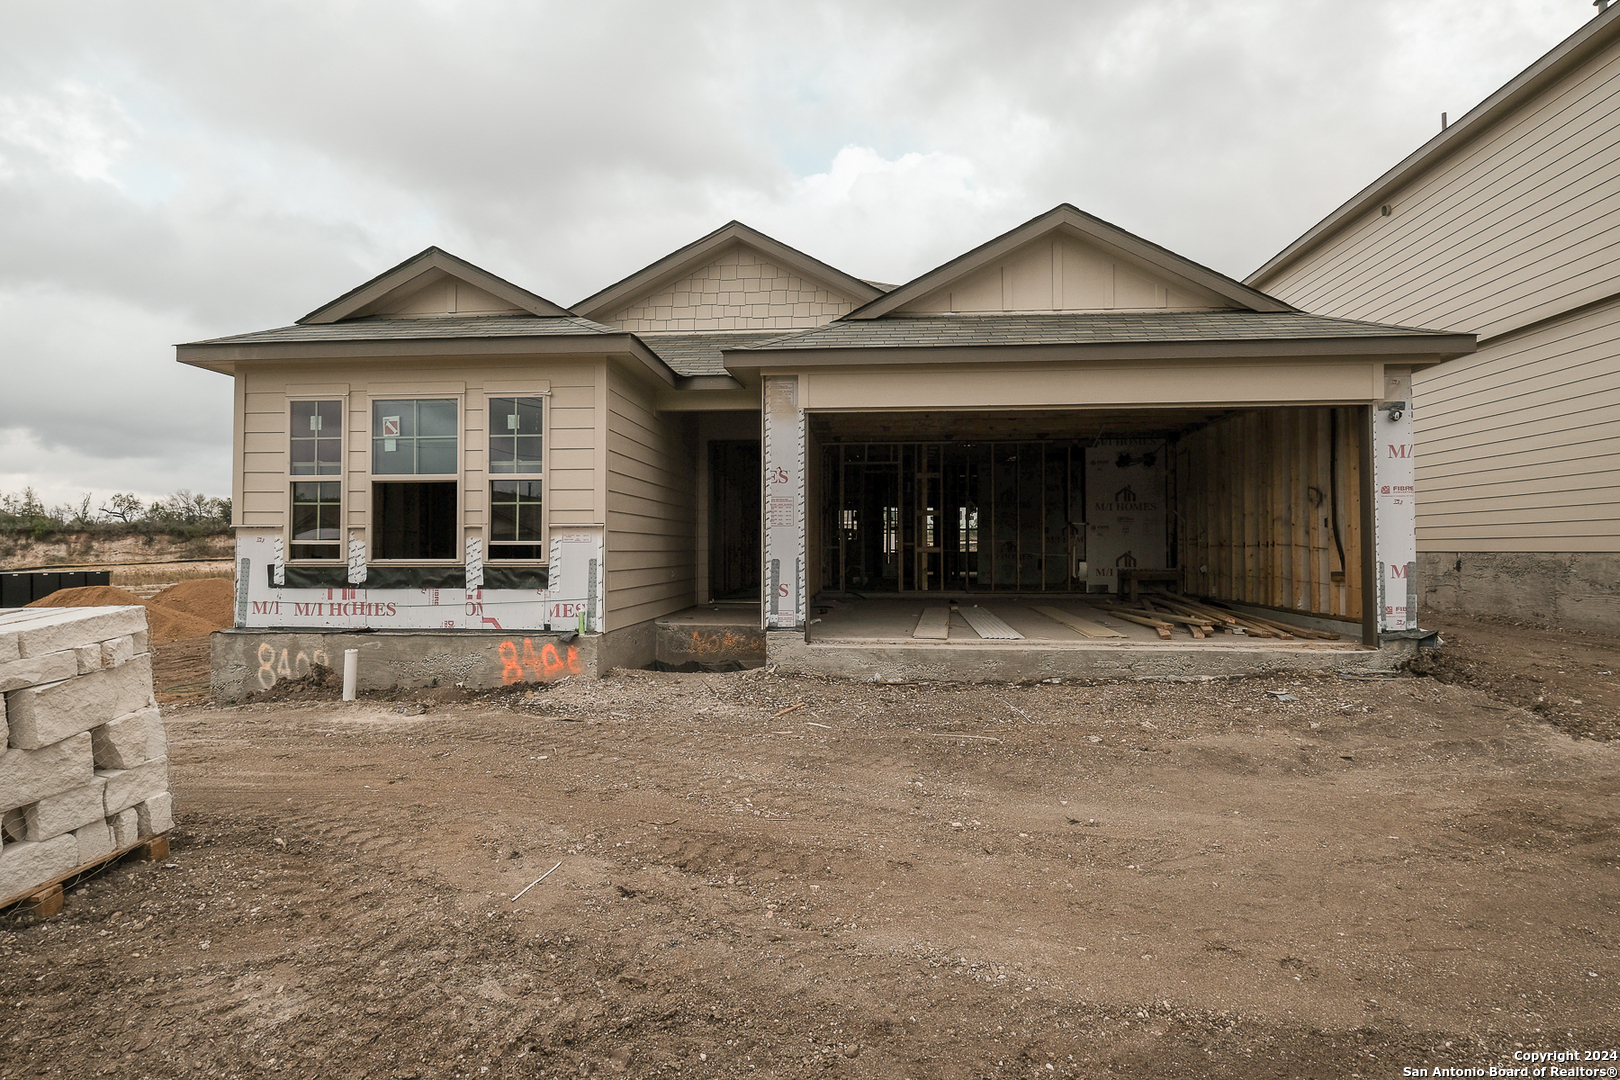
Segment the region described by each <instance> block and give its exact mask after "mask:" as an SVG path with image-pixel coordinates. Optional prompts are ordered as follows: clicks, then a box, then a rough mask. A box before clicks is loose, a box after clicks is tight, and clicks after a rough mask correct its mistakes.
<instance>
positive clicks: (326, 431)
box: [287, 401, 343, 560]
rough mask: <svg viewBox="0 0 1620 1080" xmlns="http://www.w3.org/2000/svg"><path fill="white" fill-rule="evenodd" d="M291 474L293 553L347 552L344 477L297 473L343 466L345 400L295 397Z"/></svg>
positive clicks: (331, 472) (333, 555) (332, 471)
mask: <svg viewBox="0 0 1620 1080" xmlns="http://www.w3.org/2000/svg"><path fill="white" fill-rule="evenodd" d="M288 462H289V464H288V470H287V471H288V472H289V473H290V474H291V475H292V476H293V477H294V479H293V480H292V530H291V531H292V543H291V544H290V545H288V551H287V554H288V557H289V558H292V559H299V560H303V559H310V560H331V559H339V558H342V555H343V552H342V536H343V522H342V509H343V483H342V481H341V480H314V479H308V480H306V479H298V478H299V477H324V476H332V477H336V476H340V475H341V474H342V472H343V402H341V401H294V402H293V403H292V409H291V435H290V438H289V440H288Z"/></svg>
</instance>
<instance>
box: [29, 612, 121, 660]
mask: <svg viewBox="0 0 1620 1080" xmlns="http://www.w3.org/2000/svg"><path fill="white" fill-rule="evenodd" d="M25 612H26V614H24V613H25ZM36 612H37V613H38V614H35V613H36ZM145 632H146V609H145V608H143V607H95V608H22V609H20V610H19V611H18V612H17V613H16V614H15V615H12V616H9V617H7V618H6V620H5V622H3V623H0V637H3V636H6V635H14V636H15V638H16V644H17V647H18V649H19V650H20V651H19V652H18V655H19V656H21V657H24V658H26V657H30V656H43V655H45V654H46V653H53V652H61V651H62V650H64V649H73V648H77V647H78V646H80V645H83V644H85V643H86V642H88V641H106V640H107V639H108V638H115V637H122V636H124V635H125V634H136V633H145ZM138 651H141V652H144V651H145V650H144V649H142V650H138ZM0 655H3V654H0Z"/></svg>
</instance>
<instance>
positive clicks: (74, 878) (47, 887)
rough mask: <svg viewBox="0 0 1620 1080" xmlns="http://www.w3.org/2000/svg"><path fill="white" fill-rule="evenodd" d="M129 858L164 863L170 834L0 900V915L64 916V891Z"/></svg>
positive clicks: (109, 855)
mask: <svg viewBox="0 0 1620 1080" xmlns="http://www.w3.org/2000/svg"><path fill="white" fill-rule="evenodd" d="M127 856H134V857H135V858H137V859H142V860H145V861H147V862H161V861H163V860H164V859H167V858H168V857H169V834H168V833H159V834H158V835H157V836H149V837H147V838H146V839H145V840H142V841H141V842H140V843H138V844H131V845H130V846H129V847H126V848H119V849H118V850H117V851H114V852H110V853H109V854H107V855H103V856H102V857H101V858H99V859H91V860H90V861H89V862H87V863H84V864H83V865H81V866H75V867H74V868H73V869H72V870H70V871H68V872H67V873H65V874H61V875H58V876H57V877H54V878H52V879H50V880H49V881H45V882H41V883H40V884H38V885H35V886H33V887H31V888H28V889H25V890H23V891H22V892H20V893H17V894H16V895H15V896H9V897H6V898H5V899H3V900H0V912H5V911H8V910H10V909H11V908H14V907H19V906H20V907H21V908H22V910H24V911H26V912H28V913H29V914H31V915H34V916H37V917H38V918H41V919H48V918H50V917H51V916H52V915H56V914H59V913H60V912H61V910H62V899H63V889H64V888H67V887H70V886H72V885H74V884H77V882H78V881H79V879H81V878H84V877H87V876H89V875H90V874H92V873H95V872H96V871H98V870H103V869H106V868H107V867H110V866H111V865H112V864H113V863H116V862H119V861H120V860H122V859H124V858H125V857H127Z"/></svg>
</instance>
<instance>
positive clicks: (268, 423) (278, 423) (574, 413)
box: [239, 357, 603, 529]
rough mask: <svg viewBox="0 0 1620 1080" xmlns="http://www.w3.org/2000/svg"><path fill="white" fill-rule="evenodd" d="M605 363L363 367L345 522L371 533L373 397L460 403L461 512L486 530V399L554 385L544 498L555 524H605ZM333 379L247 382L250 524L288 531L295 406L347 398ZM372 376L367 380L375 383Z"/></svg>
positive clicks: (353, 392)
mask: <svg viewBox="0 0 1620 1080" xmlns="http://www.w3.org/2000/svg"><path fill="white" fill-rule="evenodd" d="M599 366H600V365H599V363H598V362H595V361H570V360H566V359H564V360H556V359H552V358H549V357H548V358H546V359H544V360H535V359H522V358H514V359H502V360H498V361H489V360H487V359H483V360H480V361H479V362H478V364H477V366H476V367H473V366H470V365H469V364H468V363H467V362H466V361H463V360H459V359H455V358H447V359H444V360H425V361H414V360H413V361H393V362H391V363H390V364H388V365H387V366H386V368H384V367H381V366H379V367H377V368H376V369H374V370H372V371H364V370H355V369H351V370H355V381H353V382H352V383H351V384H350V387H351V388H350V390H349V391H348V394H347V396H348V404H349V407H348V414H347V422H346V425H345V429H344V440H345V445H344V448H343V453H344V462H345V474H344V476H343V477H342V480H343V484H344V521H345V523H346V524H347V526H348V527H349V528H350V529H364V528H365V527H366V525H367V519H368V515H369V513H370V506H371V492H370V476H371V401H372V399H373V398H378V397H383V398H425V397H451V396H455V397H460V398H461V399H462V420H461V432H460V439H461V444H460V456H461V463H462V472H461V483H462V507H463V516H464V523H465V524H466V525H467V526H469V527H473V528H482V527H483V526H484V525H485V524H487V521H486V519H487V516H488V502H489V499H488V493H487V491H486V490H485V489H486V486H487V481H488V475H489V474H488V471H487V460H488V452H489V448H488V444H487V427H488V417H487V413H488V398H489V397H491V396H507V395H513V394H519V395H521V394H534V393H542V394H543V393H545V392H547V388H548V387H549V393H550V405H549V413H548V417H547V420H548V424H549V428H548V430H547V432H546V444H545V454H546V485H545V489H544V491H545V499H546V504H547V514H548V519H549V522H550V524H551V525H552V526H553V527H555V526H557V525H564V526H566V525H581V524H595V523H598V522H600V521H602V519H603V518H602V515H603V509H602V506H601V503H600V500H599V499H598V498H597V485H596V448H597V446H598V445H599V444H600V442H601V436H600V434H599V432H598V410H597V408H596V404H595V397H596V386H595V383H596V377H597V374H596V373H597V368H598V367H599ZM323 374H329V373H328V372H325V371H323V370H322V369H321V368H320V367H319V366H318V365H316V366H312V365H308V364H298V365H285V366H279V367H276V368H273V369H270V370H262V371H261V370H250V371H247V372H244V373H243V374H241V375H240V376H239V378H240V379H241V380H242V383H243V385H244V387H245V390H244V392H243V394H242V402H243V404H242V406H241V408H242V416H241V421H242V423H241V430H242V436H241V439H242V446H243V451H242V465H241V477H240V483H241V489H242V497H241V500H240V505H241V512H240V517H239V521H240V524H241V525H243V526H245V527H257V528H285V527H286V525H287V515H288V511H289V494H288V483H289V480H290V477H289V475H288V472H287V468H288V462H287V451H288V434H289V433H288V430H287V423H288V402H289V401H291V400H294V399H298V400H305V399H311V400H312V399H317V398H326V399H331V398H337V397H343V396H344V394H343V393H342V392H330V391H329V390H327V389H326V385H329V384H326V385H323V384H321V383H320V381H319V380H320V379H321V376H322V375H323ZM368 375H369V376H371V378H370V379H369V380H367V376H368Z"/></svg>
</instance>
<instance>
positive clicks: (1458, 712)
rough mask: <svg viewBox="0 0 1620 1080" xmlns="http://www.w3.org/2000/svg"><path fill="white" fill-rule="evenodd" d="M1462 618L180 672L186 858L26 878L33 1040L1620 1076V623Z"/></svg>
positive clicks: (460, 1063)
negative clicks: (1181, 654)
mask: <svg viewBox="0 0 1620 1080" xmlns="http://www.w3.org/2000/svg"><path fill="white" fill-rule="evenodd" d="M1433 622H1438V623H1439V624H1440V626H1441V628H1442V630H1443V632H1444V633H1445V635H1446V637H1447V639H1448V641H1449V642H1450V645H1449V646H1448V648H1447V650H1445V651H1443V652H1441V653H1440V654H1438V655H1437V656H1435V657H1432V658H1426V659H1425V661H1424V663H1423V665H1422V666H1423V668H1424V670H1426V671H1428V672H1429V673H1430V674H1429V675H1428V676H1423V677H1405V678H1398V679H1390V680H1351V679H1342V678H1298V677H1289V678H1286V679H1274V678H1253V679H1244V680H1235V681H1219V682H1206V683H1181V684H1169V683H1147V684H1144V683H1133V684H1108V685H1099V686H1088V685H1076V684H1060V685H1047V684H1042V685H1034V686H986V685H978V686H961V687H950V686H934V685H895V686H888V685H871V684H846V683H837V682H827V681H813V680H803V679H790V678H780V677H777V676H774V675H772V674H769V673H766V672H742V673H735V674H711V675H678V674H654V673H650V672H634V673H625V674H622V675H619V676H617V677H614V678H610V679H607V680H605V681H602V682H584V681H579V680H570V681H565V682H563V683H561V684H559V685H555V686H553V687H551V688H549V689H526V690H523V689H520V690H518V691H517V692H513V693H507V694H494V695H487V696H483V697H472V696H468V695H466V694H464V693H463V692H460V691H430V692H422V693H415V694H408V695H403V696H401V697H399V698H397V699H385V698H373V699H370V700H365V701H360V702H356V703H352V704H343V703H341V702H337V701H335V700H333V698H334V697H335V696H336V695H335V693H334V692H333V691H331V690H329V689H322V688H319V687H306V688H303V689H295V690H292V691H290V692H288V693H287V694H285V695H284V697H283V699H282V700H277V701H263V702H258V703H253V704H249V705H245V706H241V707H235V708H215V707H212V706H210V705H207V704H205V703H201V701H200V699H197V698H190V699H187V698H184V697H183V696H179V695H176V694H171V695H169V696H170V697H171V699H172V700H171V703H170V704H168V705H166V706H165V715H166V719H167V723H168V729H169V738H170V745H171V754H172V761H173V790H174V795H175V817H176V821H177V823H178V824H177V828H176V831H175V833H174V834H173V852H172V857H171V859H170V860H169V861H168V862H166V863H164V864H162V865H153V864H150V863H147V864H140V863H128V864H125V865H123V866H120V867H119V868H117V869H115V870H113V871H111V872H109V873H107V874H106V875H104V876H103V877H101V878H99V879H97V880H94V881H92V882H89V883H87V884H85V885H81V886H80V887H79V888H77V889H76V890H75V891H73V892H72V893H70V895H69V898H68V904H67V908H66V910H65V911H64V913H63V914H62V915H61V916H58V917H57V918H55V919H53V920H50V921H48V922H45V923H32V922H29V921H27V920H26V919H25V918H24V917H22V916H15V915H14V916H11V917H8V918H3V919H0V1002H3V1004H4V1007H3V1008H0V1077H5V1078H8V1080H9V1078H16V1080H22V1078H29V1080H33V1078H37V1077H56V1076H93V1075H94V1076H113V1077H131V1078H134V1077H140V1078H145V1077H171V1076H209V1077H247V1076H259V1075H281V1076H288V1077H298V1078H311V1080H314V1078H321V1080H325V1078H330V1077H374V1078H396V1077H397V1078H417V1080H425V1078H430V1077H431V1078H450V1077H468V1078H483V1077H489V1078H500V1077H530V1076H547V1077H550V1076H586V1075H603V1076H614V1075H623V1076H634V1077H658V1076H671V1077H673V1076H683V1077H742V1076H763V1077H804V1076H830V1077H872V1078H884V1080H888V1078H904V1077H914V1078H919V1080H920V1078H935V1077H1013V1076H1018V1077H1034V1076H1039V1077H1070V1076H1073V1077H1100V1076H1120V1077H1153V1078H1159V1077H1189V1078H1190V1077H1232V1078H1239V1077H1241V1078H1255V1077H1334V1078H1337V1077H1347V1078H1355V1077H1367V1078H1374V1077H1400V1076H1406V1075H1424V1074H1421V1073H1418V1072H1416V1071H1415V1070H1418V1069H1427V1070H1430V1072H1429V1073H1428V1075H1435V1074H1434V1073H1433V1070H1434V1069H1436V1068H1462V1069H1474V1068H1477V1069H1488V1068H1489V1067H1490V1066H1493V1065H1494V1066H1497V1067H1498V1068H1507V1067H1520V1066H1522V1067H1527V1068H1528V1069H1529V1070H1531V1071H1530V1072H1528V1073H1527V1075H1535V1073H1534V1072H1533V1070H1534V1069H1535V1068H1544V1067H1545V1066H1546V1062H1544V1061H1541V1062H1538V1061H1535V1060H1533V1059H1531V1058H1529V1057H1526V1056H1525V1055H1528V1054H1533V1053H1549V1052H1568V1051H1573V1052H1576V1053H1578V1054H1581V1055H1590V1056H1591V1057H1590V1060H1566V1061H1563V1062H1560V1063H1558V1065H1559V1067H1561V1068H1570V1067H1576V1066H1578V1067H1582V1068H1586V1069H1591V1070H1599V1071H1594V1072H1588V1073H1564V1074H1562V1075H1614V1070H1615V1068H1616V1066H1620V1061H1616V1059H1615V1052H1616V1051H1617V1050H1620V1011H1617V1008H1616V1001H1617V994H1616V978H1617V976H1620V953H1617V951H1616V949H1617V945H1620V923H1617V919H1616V916H1617V914H1620V831H1617V822H1620V805H1617V803H1616V795H1617V793H1620V757H1617V755H1620V742H1611V741H1609V740H1610V739H1611V738H1612V737H1613V736H1614V734H1615V723H1616V716H1617V714H1620V694H1617V692H1616V687H1617V685H1620V683H1617V680H1616V676H1615V672H1616V671H1620V642H1617V641H1616V640H1614V639H1609V638H1598V637H1593V636H1589V635H1580V634H1560V633H1551V632H1544V631H1540V630H1535V629H1533V628H1526V627H1516V626H1512V625H1508V624H1490V623H1479V622H1465V621H1460V620H1446V619H1440V620H1431V623H1433ZM186 647H187V644H186V642H185V641H183V640H182V641H179V642H175V643H172V644H171V645H169V646H164V647H163V648H164V649H165V650H166V656H167V659H166V660H165V663H164V664H160V666H159V671H160V676H159V681H160V683H162V682H163V681H164V680H165V679H168V680H170V684H171V685H172V686H173V687H177V688H178V687H184V686H187V685H190V684H193V683H194V682H195V678H194V675H195V672H194V670H192V669H193V668H194V667H195V664H196V663H197V660H196V657H195V656H194V657H192V658H191V659H190V660H181V659H178V657H179V656H180V655H181V654H182V653H183V651H184V650H185V648H186ZM194 652H195V650H194ZM197 655H202V654H200V653H198V654H197ZM188 665H190V666H189V667H188ZM1441 680H1444V681H1441ZM1572 736H1577V737H1572ZM537 880H538V882H539V883H538V884H532V885H531V883H534V882H536V881H537ZM525 887H528V888H527V891H523V890H524V889H525ZM520 892H522V895H521V896H520V897H519V896H518V894H519V893H520ZM514 897H518V898H517V899H516V900H514V899H513V898H514ZM1403 1070H1413V1071H1412V1072H1405V1071H1403ZM1499 1075H1500V1074H1499ZM1541 1075H1560V1074H1557V1073H1552V1072H1546V1073H1542V1074H1541Z"/></svg>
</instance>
